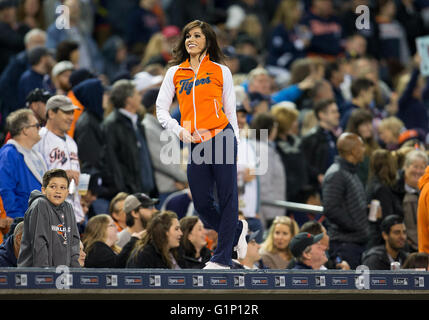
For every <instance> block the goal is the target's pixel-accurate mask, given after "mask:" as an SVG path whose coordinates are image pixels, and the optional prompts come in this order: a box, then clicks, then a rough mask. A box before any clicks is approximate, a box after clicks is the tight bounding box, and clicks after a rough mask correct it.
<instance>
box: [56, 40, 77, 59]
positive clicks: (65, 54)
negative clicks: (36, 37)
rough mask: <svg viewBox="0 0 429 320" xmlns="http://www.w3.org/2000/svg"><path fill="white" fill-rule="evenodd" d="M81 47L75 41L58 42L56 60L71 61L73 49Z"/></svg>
mask: <svg viewBox="0 0 429 320" xmlns="http://www.w3.org/2000/svg"><path fill="white" fill-rule="evenodd" d="M78 49H79V44H78V43H77V42H75V41H68V40H65V41H62V42H60V43H59V44H58V46H57V50H56V54H55V60H56V61H57V62H60V61H65V60H67V61H71V54H72V52H73V51H75V50H78Z"/></svg>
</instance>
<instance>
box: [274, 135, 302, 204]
mask: <svg viewBox="0 0 429 320" xmlns="http://www.w3.org/2000/svg"><path fill="white" fill-rule="evenodd" d="M300 144H301V139H299V138H298V137H296V136H293V135H288V137H287V140H282V139H277V140H276V150H277V152H278V153H279V155H280V158H281V160H282V163H283V166H284V168H285V172H286V177H287V178H286V193H287V194H286V199H287V200H288V201H297V197H298V195H299V192H300V191H301V189H302V188H303V187H304V186H305V185H307V183H308V173H307V164H306V160H305V157H304V154H303V152H302V151H301V149H300Z"/></svg>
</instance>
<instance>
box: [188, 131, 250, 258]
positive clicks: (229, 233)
mask: <svg viewBox="0 0 429 320" xmlns="http://www.w3.org/2000/svg"><path fill="white" fill-rule="evenodd" d="M189 156H190V159H189V161H188V168H187V175H188V182H189V188H190V189H191V193H192V200H193V202H194V207H195V210H196V211H197V212H198V215H199V217H200V219H201V221H202V222H203V223H204V226H205V228H207V229H213V230H215V231H216V232H217V233H218V244H217V247H216V249H215V251H214V253H213V256H212V258H211V261H212V262H217V263H220V264H223V265H229V266H231V265H232V260H231V255H232V250H233V247H234V246H235V245H236V244H237V242H238V238H239V236H240V233H241V229H242V224H241V223H239V221H238V190H237V140H236V138H235V135H234V131H233V129H232V127H231V125H230V124H228V125H227V126H226V127H225V129H224V130H223V131H222V132H220V133H218V134H217V135H215V136H214V137H213V138H212V139H210V140H207V141H205V142H201V143H196V144H191V150H190V155H189ZM215 188H216V190H215ZM215 191H216V196H217V201H216V199H215Z"/></svg>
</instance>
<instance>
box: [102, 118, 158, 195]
mask: <svg viewBox="0 0 429 320" xmlns="http://www.w3.org/2000/svg"><path fill="white" fill-rule="evenodd" d="M141 120H142V119H141V118H140V117H139V119H138V120H137V130H139V132H140V134H141V135H142V136H143V137H145V133H144V129H143V126H142V124H141ZM102 130H103V134H104V136H105V139H106V166H105V170H104V172H105V174H104V176H103V181H104V183H105V184H106V185H107V187H108V189H109V194H110V195H111V196H114V195H116V194H117V193H118V192H127V193H130V194H131V193H137V192H144V193H147V194H150V195H151V196H152V195H154V194H153V192H155V191H154V190H145V189H144V187H143V182H142V170H143V168H142V166H143V165H142V162H141V159H140V149H139V143H138V140H137V137H136V134H135V132H134V128H133V124H132V122H131V120H130V119H129V118H127V117H126V116H125V115H123V114H122V113H121V112H119V110H114V111H113V112H112V113H111V114H109V116H108V117H107V118H106V119H105V120H104V121H103V124H102ZM149 158H150V157H149ZM150 165H151V166H152V164H150ZM148 179H154V178H153V170H152V176H151V177H148Z"/></svg>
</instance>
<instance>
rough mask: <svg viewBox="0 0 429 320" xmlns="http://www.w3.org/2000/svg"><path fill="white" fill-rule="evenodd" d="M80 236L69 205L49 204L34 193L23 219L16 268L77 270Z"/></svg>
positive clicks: (45, 199) (43, 197) (64, 203)
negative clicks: (63, 267)
mask: <svg viewBox="0 0 429 320" xmlns="http://www.w3.org/2000/svg"><path fill="white" fill-rule="evenodd" d="M79 241H80V237H79V232H78V229H77V224H76V218H75V215H74V212H73V208H72V206H71V204H69V203H68V202H66V201H64V202H63V203H62V204H60V205H59V206H55V205H54V204H52V203H51V202H50V201H49V200H48V199H47V198H46V197H45V196H44V195H43V194H42V193H41V192H40V191H38V190H34V191H32V192H31V194H30V198H29V200H28V209H27V211H26V212H25V216H24V231H23V234H22V240H21V248H20V250H19V256H18V267H57V266H60V265H65V266H68V267H72V268H79V267H80V265H79V262H78V258H79V251H80V248H79V245H80V242H79Z"/></svg>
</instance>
